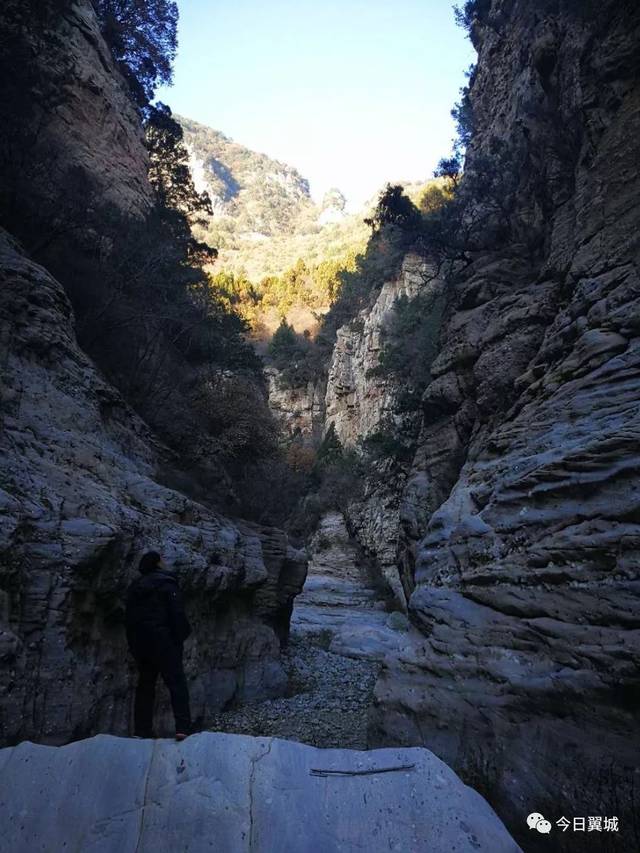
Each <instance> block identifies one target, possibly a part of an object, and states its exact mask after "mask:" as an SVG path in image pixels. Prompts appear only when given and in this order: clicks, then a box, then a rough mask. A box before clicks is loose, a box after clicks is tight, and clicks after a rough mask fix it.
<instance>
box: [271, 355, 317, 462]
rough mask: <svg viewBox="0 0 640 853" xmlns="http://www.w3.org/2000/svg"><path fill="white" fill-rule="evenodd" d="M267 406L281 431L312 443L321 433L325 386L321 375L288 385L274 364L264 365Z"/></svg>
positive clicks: (288, 435)
mask: <svg viewBox="0 0 640 853" xmlns="http://www.w3.org/2000/svg"><path fill="white" fill-rule="evenodd" d="M265 374H266V377H267V381H268V383H269V385H268V393H269V408H270V409H271V411H272V412H273V414H274V416H275V418H276V420H277V422H278V425H279V427H280V429H281V430H282V432H283V433H284V435H286V436H287V437H289V438H295V439H297V440H299V441H302V443H303V444H306V445H308V446H312V445H314V444H317V443H318V442H319V440H320V438H321V436H322V430H323V426H324V390H325V383H324V381H323V380H322V378H321V377H318V379H316V380H314V381H310V382H307V383H306V385H293V386H292V385H291V384H290V383H288V382H287V381H286V379H285V378H284V377H283V375H282V373H281V372H280V371H279V370H277V369H276V368H275V367H267V368H266V370H265Z"/></svg>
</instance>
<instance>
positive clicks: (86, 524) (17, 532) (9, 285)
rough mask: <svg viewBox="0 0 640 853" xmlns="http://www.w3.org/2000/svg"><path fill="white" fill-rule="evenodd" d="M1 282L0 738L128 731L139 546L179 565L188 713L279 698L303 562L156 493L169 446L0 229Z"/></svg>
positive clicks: (268, 538)
mask: <svg viewBox="0 0 640 853" xmlns="http://www.w3.org/2000/svg"><path fill="white" fill-rule="evenodd" d="M0 279H1V287H0V341H2V365H3V370H2V377H1V385H0V393H1V396H2V430H1V432H0V477H1V479H0V660H1V661H2V668H1V670H0V672H1V675H0V730H1V731H2V738H3V740H4V741H5V742H7V741H8V742H13V741H17V740H19V739H23V738H27V737H28V738H33V739H37V740H43V741H49V742H52V741H53V742H56V741H57V742H59V741H61V740H65V739H68V738H70V737H77V736H80V735H84V734H90V733H95V732H97V731H109V732H113V733H126V732H127V730H128V726H129V715H130V709H131V699H132V693H133V676H134V673H133V670H132V666H131V662H130V660H129V656H128V653H127V648H126V640H125V632H124V626H123V606H124V594H125V590H126V586H127V584H128V583H129V582H130V581H131V580H132V579H133V578H134V577H135V576H136V574H137V570H136V564H137V561H138V559H139V557H140V555H141V553H143V552H144V551H145V550H148V549H150V548H153V549H157V550H159V551H161V552H162V553H163V554H164V555H165V556H166V560H167V562H168V563H169V564H171V565H172V566H173V567H174V568H175V569H176V570H177V571H178V574H179V577H180V581H181V585H182V587H183V589H184V593H185V598H186V609H187V612H188V615H189V618H190V620H191V621H192V623H193V627H194V636H193V638H191V639H190V640H188V641H187V644H186V647H185V653H186V654H185V657H186V668H187V674H188V678H189V682H190V688H191V694H192V700H193V710H194V715H195V716H196V717H201V718H202V719H203V721H205V722H206V718H207V713H208V711H209V710H211V709H219V708H220V707H221V706H222V705H224V704H225V703H226V702H228V701H230V700H233V699H253V698H257V697H264V696H275V695H281V694H282V693H283V692H284V691H285V690H286V688H287V680H286V676H285V673H284V670H283V668H282V666H281V664H280V660H279V653H280V640H281V639H284V638H285V637H286V634H287V631H288V622H289V615H290V611H291V601H292V598H293V596H294V595H295V594H296V593H297V592H299V591H300V589H301V588H302V585H303V583H304V577H305V573H306V564H305V561H304V559H303V558H302V555H300V554H299V553H298V552H295V551H293V550H292V549H291V548H290V547H289V546H288V544H287V540H286V537H285V535H284V534H283V533H282V532H281V531H279V530H274V529H272V528H260V527H257V526H252V525H248V524H244V523H242V524H240V523H232V522H230V521H228V520H227V519H225V518H222V517H220V516H218V515H216V514H215V513H213V512H212V511H210V510H208V509H207V508H205V507H204V506H202V505H200V504H197V503H195V502H194V501H191V500H189V499H188V498H186V497H185V496H184V495H182V494H179V493H178V492H176V491H173V490H172V489H169V488H166V487H164V486H163V485H161V484H160V482H159V481H158V475H159V473H160V471H161V470H162V468H163V466H165V465H166V463H167V452H166V451H164V450H163V449H162V447H159V446H158V445H157V443H156V442H155V441H154V439H153V437H152V436H151V435H150V433H149V431H148V429H147V428H146V426H145V425H144V423H143V422H142V421H141V420H140V419H139V418H138V417H137V416H135V415H134V413H133V412H132V411H131V410H130V409H129V408H128V407H127V406H126V404H125V403H124V401H123V400H122V398H121V397H120V396H119V395H118V393H117V392H116V391H115V390H114V389H113V388H112V387H111V386H110V385H108V384H107V383H106V382H105V380H104V379H103V378H102V376H101V375H100V374H99V373H98V371H97V370H96V368H95V366H94V365H93V364H92V362H91V361H90V360H89V359H88V358H87V357H86V356H85V355H84V353H83V352H82V351H81V350H80V349H79V348H78V346H77V344H76V341H75V338H74V333H73V316H72V312H71V308H70V305H69V302H68V300H67V297H66V296H65V293H64V290H63V288H62V287H61V285H60V284H59V283H58V282H57V281H56V280H55V279H53V278H52V277H51V276H50V275H49V274H48V273H47V272H46V270H44V269H43V268H42V267H41V266H38V265H37V264H34V263H33V262H31V261H30V260H29V259H28V258H26V257H25V256H24V255H23V254H22V253H21V251H20V249H19V247H18V246H17V244H15V243H14V242H13V241H12V240H11V239H10V238H9V237H8V236H7V235H6V234H4V233H3V234H2V236H1V238H0ZM169 723H170V718H169V716H168V715H167V709H166V707H163V709H162V713H161V716H160V721H159V730H160V731H166V730H167V729H168V730H169V731H170V725H169Z"/></svg>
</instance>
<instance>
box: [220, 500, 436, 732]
mask: <svg viewBox="0 0 640 853" xmlns="http://www.w3.org/2000/svg"><path fill="white" fill-rule="evenodd" d="M309 551H310V560H309V565H308V571H307V578H306V581H305V584H304V587H303V589H302V592H301V593H300V594H299V595H298V596H296V599H295V601H294V607H293V612H292V615H291V633H290V639H289V643H288V645H287V647H286V648H285V649H284V650H283V652H282V661H283V663H284V666H285V670H286V672H287V676H288V678H289V690H288V695H287V696H285V697H282V698H279V699H268V700H266V701H261V702H255V703H251V704H247V703H245V704H243V705H241V706H240V707H231V708H229V709H228V710H226V711H223V712H220V713H218V714H216V716H215V717H214V719H213V720H212V722H211V725H210V726H208V728H210V729H211V730H212V731H226V732H235V733H238V734H251V735H260V736H268V735H275V736H277V737H283V738H287V739H291V740H299V741H301V742H303V743H308V744H311V745H313V746H319V747H342V748H350V749H367V747H368V746H369V742H368V727H369V717H370V711H371V707H372V703H373V699H374V689H375V684H376V680H377V677H378V674H379V672H380V665H381V661H382V659H383V658H384V657H385V655H393V654H394V652H395V653H396V656H397V653H398V651H399V650H401V649H404V650H406V648H407V646H409V645H411V644H413V646H414V647H416V646H421V645H423V639H424V638H423V637H422V635H421V634H419V632H418V631H416V630H415V629H414V628H413V627H412V626H411V625H410V623H409V621H408V619H407V617H406V616H405V615H404V614H403V613H401V612H400V611H399V610H395V609H392V608H393V607H394V604H393V599H392V597H391V596H390V594H389V592H387V593H386V594H385V587H384V585H383V584H382V583H380V581H378V582H377V583H376V580H375V575H374V572H373V569H372V567H371V566H369V565H367V560H366V559H365V558H364V557H363V555H362V553H361V550H360V549H359V548H358V547H357V544H356V543H355V541H354V540H353V539H352V538H351V537H350V536H349V533H348V532H347V529H346V526H345V522H344V518H343V517H342V515H341V514H340V513H338V512H332V513H328V514H327V515H326V516H325V517H324V518H323V519H322V521H321V523H320V525H319V527H318V530H317V532H316V534H315V535H314V537H313V539H312V541H311V544H310V549H309Z"/></svg>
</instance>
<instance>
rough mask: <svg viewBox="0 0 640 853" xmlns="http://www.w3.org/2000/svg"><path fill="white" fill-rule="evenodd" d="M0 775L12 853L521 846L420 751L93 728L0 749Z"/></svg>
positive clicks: (501, 851)
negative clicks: (109, 732)
mask: <svg viewBox="0 0 640 853" xmlns="http://www.w3.org/2000/svg"><path fill="white" fill-rule="evenodd" d="M385 768H386V772H385ZM388 768H391V770H389V769H388ZM316 770H320V771H329V772H325V773H324V774H319V773H317V772H316ZM330 771H334V772H333V773H331V772H330ZM0 772H1V773H2V776H3V778H8V777H9V773H10V774H11V777H10V778H11V780H12V784H11V785H10V786H5V787H4V788H3V789H2V790H0V819H1V820H2V825H3V827H4V828H5V829H4V839H3V840H4V841H5V844H6V848H5V849H7V850H11V851H12V853H31V851H33V850H37V849H45V848H46V849H50V850H63V849H69V850H126V851H129V850H139V851H150V850H158V851H170V850H178V849H180V850H184V851H189V853H204V851H208V850H211V849H212V848H213V849H217V850H223V851H224V853H249V851H252V850H260V851H261V853H293V851H296V853H316V851H319V850H321V851H323V853H338V851H340V850H353V849H356V848H357V847H358V846H360V845H361V842H362V838H363V835H364V834H366V836H367V847H368V849H369V850H371V851H372V853H383V851H384V853H387V851H389V850H402V851H405V850H407V851H408V850H412V851H419V850H427V849H428V850H430V851H432V853H450V851H451V850H454V849H455V850H458V851H460V853H475V851H486V853H517V851H518V850H519V848H518V846H517V845H516V844H515V842H514V841H513V839H512V838H511V837H510V835H509V833H508V832H507V830H506V829H505V828H504V826H503V824H502V823H501V821H500V819H499V818H498V817H497V815H496V814H495V813H494V812H493V811H492V809H491V808H490V807H489V805H488V804H487V803H486V801H485V800H483V798H482V797H481V796H479V795H478V794H477V793H476V792H475V791H473V790H471V788H468V787H466V785H464V784H463V783H462V782H461V781H460V779H458V778H457V776H456V775H455V773H452V771H451V770H450V769H449V768H448V767H447V766H446V765H445V764H443V763H442V762H441V761H439V760H438V759H437V758H436V756H435V755H433V754H432V753H430V752H429V751H428V750H426V749H381V750H376V751H375V752H370V751H369V752H362V751H359V750H352V749H316V748H315V747H312V746H307V745H305V744H301V743H295V742H292V741H288V740H281V739H280V738H273V737H260V738H257V737H249V736H247V735H232V734H224V733H222V732H217V733H215V734H211V733H206V734H200V735H195V736H194V737H191V738H189V739H188V740H186V741H185V742H184V743H181V744H175V743H171V742H170V741H160V740H156V741H151V740H145V741H135V740H121V739H119V738H115V737H108V736H105V735H101V736H99V737H95V738H92V739H91V740H86V741H82V742H80V743H73V744H69V745H68V746H65V747H60V748H57V749H56V748H54V747H46V746H36V745H34V744H32V743H23V744H20V745H19V746H16V747H14V748H13V749H5V750H2V751H0ZM345 773H346V774H347V775H348V776H349V778H346V777H345V775H344V774H345ZM349 774H351V775H349ZM27 816H28V817H27Z"/></svg>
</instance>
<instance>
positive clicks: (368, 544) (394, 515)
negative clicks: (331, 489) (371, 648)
mask: <svg viewBox="0 0 640 853" xmlns="http://www.w3.org/2000/svg"><path fill="white" fill-rule="evenodd" d="M442 286H443V285H442V282H441V281H440V280H439V279H437V278H435V277H434V271H433V269H432V268H431V267H430V265H429V264H427V263H426V262H425V261H424V260H423V259H421V258H420V257H419V256H417V255H414V254H409V255H407V256H406V258H405V260H404V263H403V265H402V269H401V271H400V273H399V275H398V277H397V278H396V279H394V280H392V281H388V282H385V283H384V285H383V286H382V288H381V290H380V293H379V294H378V296H377V298H376V300H375V302H374V303H373V305H372V306H371V307H369V308H366V309H364V310H362V311H361V312H360V313H359V314H358V315H357V317H356V319H355V320H353V321H352V322H351V323H349V324H347V325H346V326H342V327H341V328H340V329H338V333H337V339H336V344H335V347H334V350H333V354H332V358H331V363H330V367H329V374H328V379H327V391H326V397H325V428H328V426H329V425H330V424H334V426H335V429H336V434H337V435H338V438H339V439H340V441H341V442H342V444H343V445H344V446H345V447H353V446H355V445H357V444H358V442H359V441H361V440H362V439H365V438H367V437H368V436H371V435H372V434H374V433H376V432H386V431H389V429H390V428H393V429H407V428H411V424H409V423H408V418H407V416H406V415H400V414H398V411H397V402H398V398H399V396H400V394H401V393H402V391H403V390H404V389H403V384H402V382H401V381H399V380H398V378H397V377H396V376H391V375H384V374H381V373H380V372H379V371H376V368H378V367H379V357H380V352H381V349H382V346H383V344H384V333H385V328H386V327H387V325H388V323H389V321H390V319H391V316H392V314H393V309H394V303H395V300H396V299H397V298H398V297H401V296H406V297H408V298H409V299H411V298H413V297H415V296H416V295H417V294H418V293H419V292H424V291H425V289H426V288H429V289H431V290H433V291H434V292H439V290H440V289H441V288H442ZM376 473H377V474H378V476H373V475H374V474H376ZM402 483H403V481H402V478H401V477H400V475H398V474H394V475H390V474H389V473H388V472H387V471H386V470H381V471H379V472H373V471H372V477H371V480H370V482H369V483H368V484H367V488H366V493H365V497H364V499H363V500H359V501H357V502H354V503H352V504H351V505H350V507H349V519H350V523H351V527H352V529H353V532H354V535H355V536H356V538H357V539H358V541H359V542H360V544H361V545H362V547H363V548H364V549H365V550H366V552H367V553H368V554H369V556H370V557H371V559H372V560H374V561H375V563H376V564H377V566H378V569H379V571H380V573H381V574H382V576H383V577H384V578H385V580H386V582H387V584H388V586H389V588H390V589H391V590H392V592H393V594H394V596H395V598H396V601H397V603H398V604H399V605H400V606H401V607H402V606H406V590H405V588H404V585H403V583H402V580H401V577H400V573H399V571H398V559H397V551H398V537H399V530H400V527H399V523H400V521H399V507H400V500H399V496H400V493H401V491H402Z"/></svg>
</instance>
